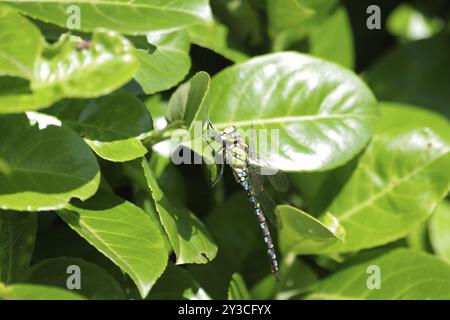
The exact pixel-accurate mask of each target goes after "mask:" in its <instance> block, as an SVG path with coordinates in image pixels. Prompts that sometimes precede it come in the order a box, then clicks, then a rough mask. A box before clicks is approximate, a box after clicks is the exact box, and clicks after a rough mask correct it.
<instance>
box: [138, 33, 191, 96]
mask: <svg viewBox="0 0 450 320" xmlns="http://www.w3.org/2000/svg"><path fill="white" fill-rule="evenodd" d="M147 41H148V42H149V43H150V44H151V45H153V46H155V47H156V48H155V49H154V50H153V51H152V52H150V49H147V50H145V49H138V50H137V53H136V56H137V59H138V61H139V64H140V66H139V71H138V72H137V73H136V75H135V76H134V78H135V79H136V81H137V82H138V83H139V84H140V85H141V87H142V88H143V89H144V92H145V93H147V94H152V93H155V92H159V91H164V90H167V89H170V88H172V87H173V86H175V85H176V84H177V83H179V82H180V81H181V80H183V79H184V77H185V76H186V75H187V73H188V72H189V68H190V66H191V59H190V57H189V39H188V37H187V35H186V32H184V31H177V32H167V33H158V32H155V33H149V34H147Z"/></svg>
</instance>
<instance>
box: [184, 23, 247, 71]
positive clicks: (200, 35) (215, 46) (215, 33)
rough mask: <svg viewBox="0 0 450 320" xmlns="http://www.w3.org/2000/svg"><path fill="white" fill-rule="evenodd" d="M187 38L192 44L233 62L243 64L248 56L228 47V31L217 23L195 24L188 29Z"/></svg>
mask: <svg viewBox="0 0 450 320" xmlns="http://www.w3.org/2000/svg"><path fill="white" fill-rule="evenodd" d="M188 34H189V38H190V40H191V42H192V43H194V44H196V45H198V46H201V47H204V48H207V49H210V50H212V51H214V52H215V53H217V54H220V55H222V56H224V57H225V58H227V59H228V60H230V61H233V62H243V61H245V60H247V59H248V56H247V55H246V54H244V53H242V52H240V51H238V50H235V49H233V48H230V47H229V45H228V39H227V36H228V29H227V27H226V26H224V25H223V24H220V23H219V22H217V21H214V22H210V23H207V24H197V25H193V26H191V27H189V29H188Z"/></svg>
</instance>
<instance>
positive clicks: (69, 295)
mask: <svg viewBox="0 0 450 320" xmlns="http://www.w3.org/2000/svg"><path fill="white" fill-rule="evenodd" d="M0 299H4V300H84V297H82V296H81V295H79V294H77V293H75V292H73V291H69V290H63V289H60V288H55V287H47V286H41V285H35V284H14V285H11V286H5V285H4V284H3V283H0Z"/></svg>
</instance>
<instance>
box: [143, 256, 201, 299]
mask: <svg viewBox="0 0 450 320" xmlns="http://www.w3.org/2000/svg"><path fill="white" fill-rule="evenodd" d="M148 299H150V300H156V299H164V300H175V299H176V300H179V299H187V300H209V299H210V297H209V296H208V294H207V293H206V292H205V290H204V289H203V288H202V287H201V286H200V285H199V284H198V283H197V281H195V279H194V278H192V277H191V275H190V274H189V272H187V271H186V270H185V269H183V268H182V267H178V266H174V265H172V264H169V265H168V266H167V268H166V270H165V271H164V273H163V275H162V276H161V279H159V280H158V282H157V283H156V284H155V286H154V288H153V289H152V291H151V292H150V295H149V297H148Z"/></svg>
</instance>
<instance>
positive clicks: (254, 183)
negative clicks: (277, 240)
mask: <svg viewBox="0 0 450 320" xmlns="http://www.w3.org/2000/svg"><path fill="white" fill-rule="evenodd" d="M258 171H259V168H258V167H255V166H253V165H251V166H250V167H249V168H248V172H249V175H248V182H249V185H250V187H251V188H252V190H253V192H254V194H255V197H256V199H257V200H258V202H259V205H260V206H261V209H262V212H263V214H264V216H265V217H266V218H267V219H268V220H269V221H270V223H271V224H273V225H274V226H275V227H279V222H278V220H277V217H276V215H275V206H276V204H275V202H274V201H273V199H272V197H271V196H270V195H269V193H267V192H266V191H264V184H263V180H262V179H261V178H262V177H261V175H259V174H258Z"/></svg>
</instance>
